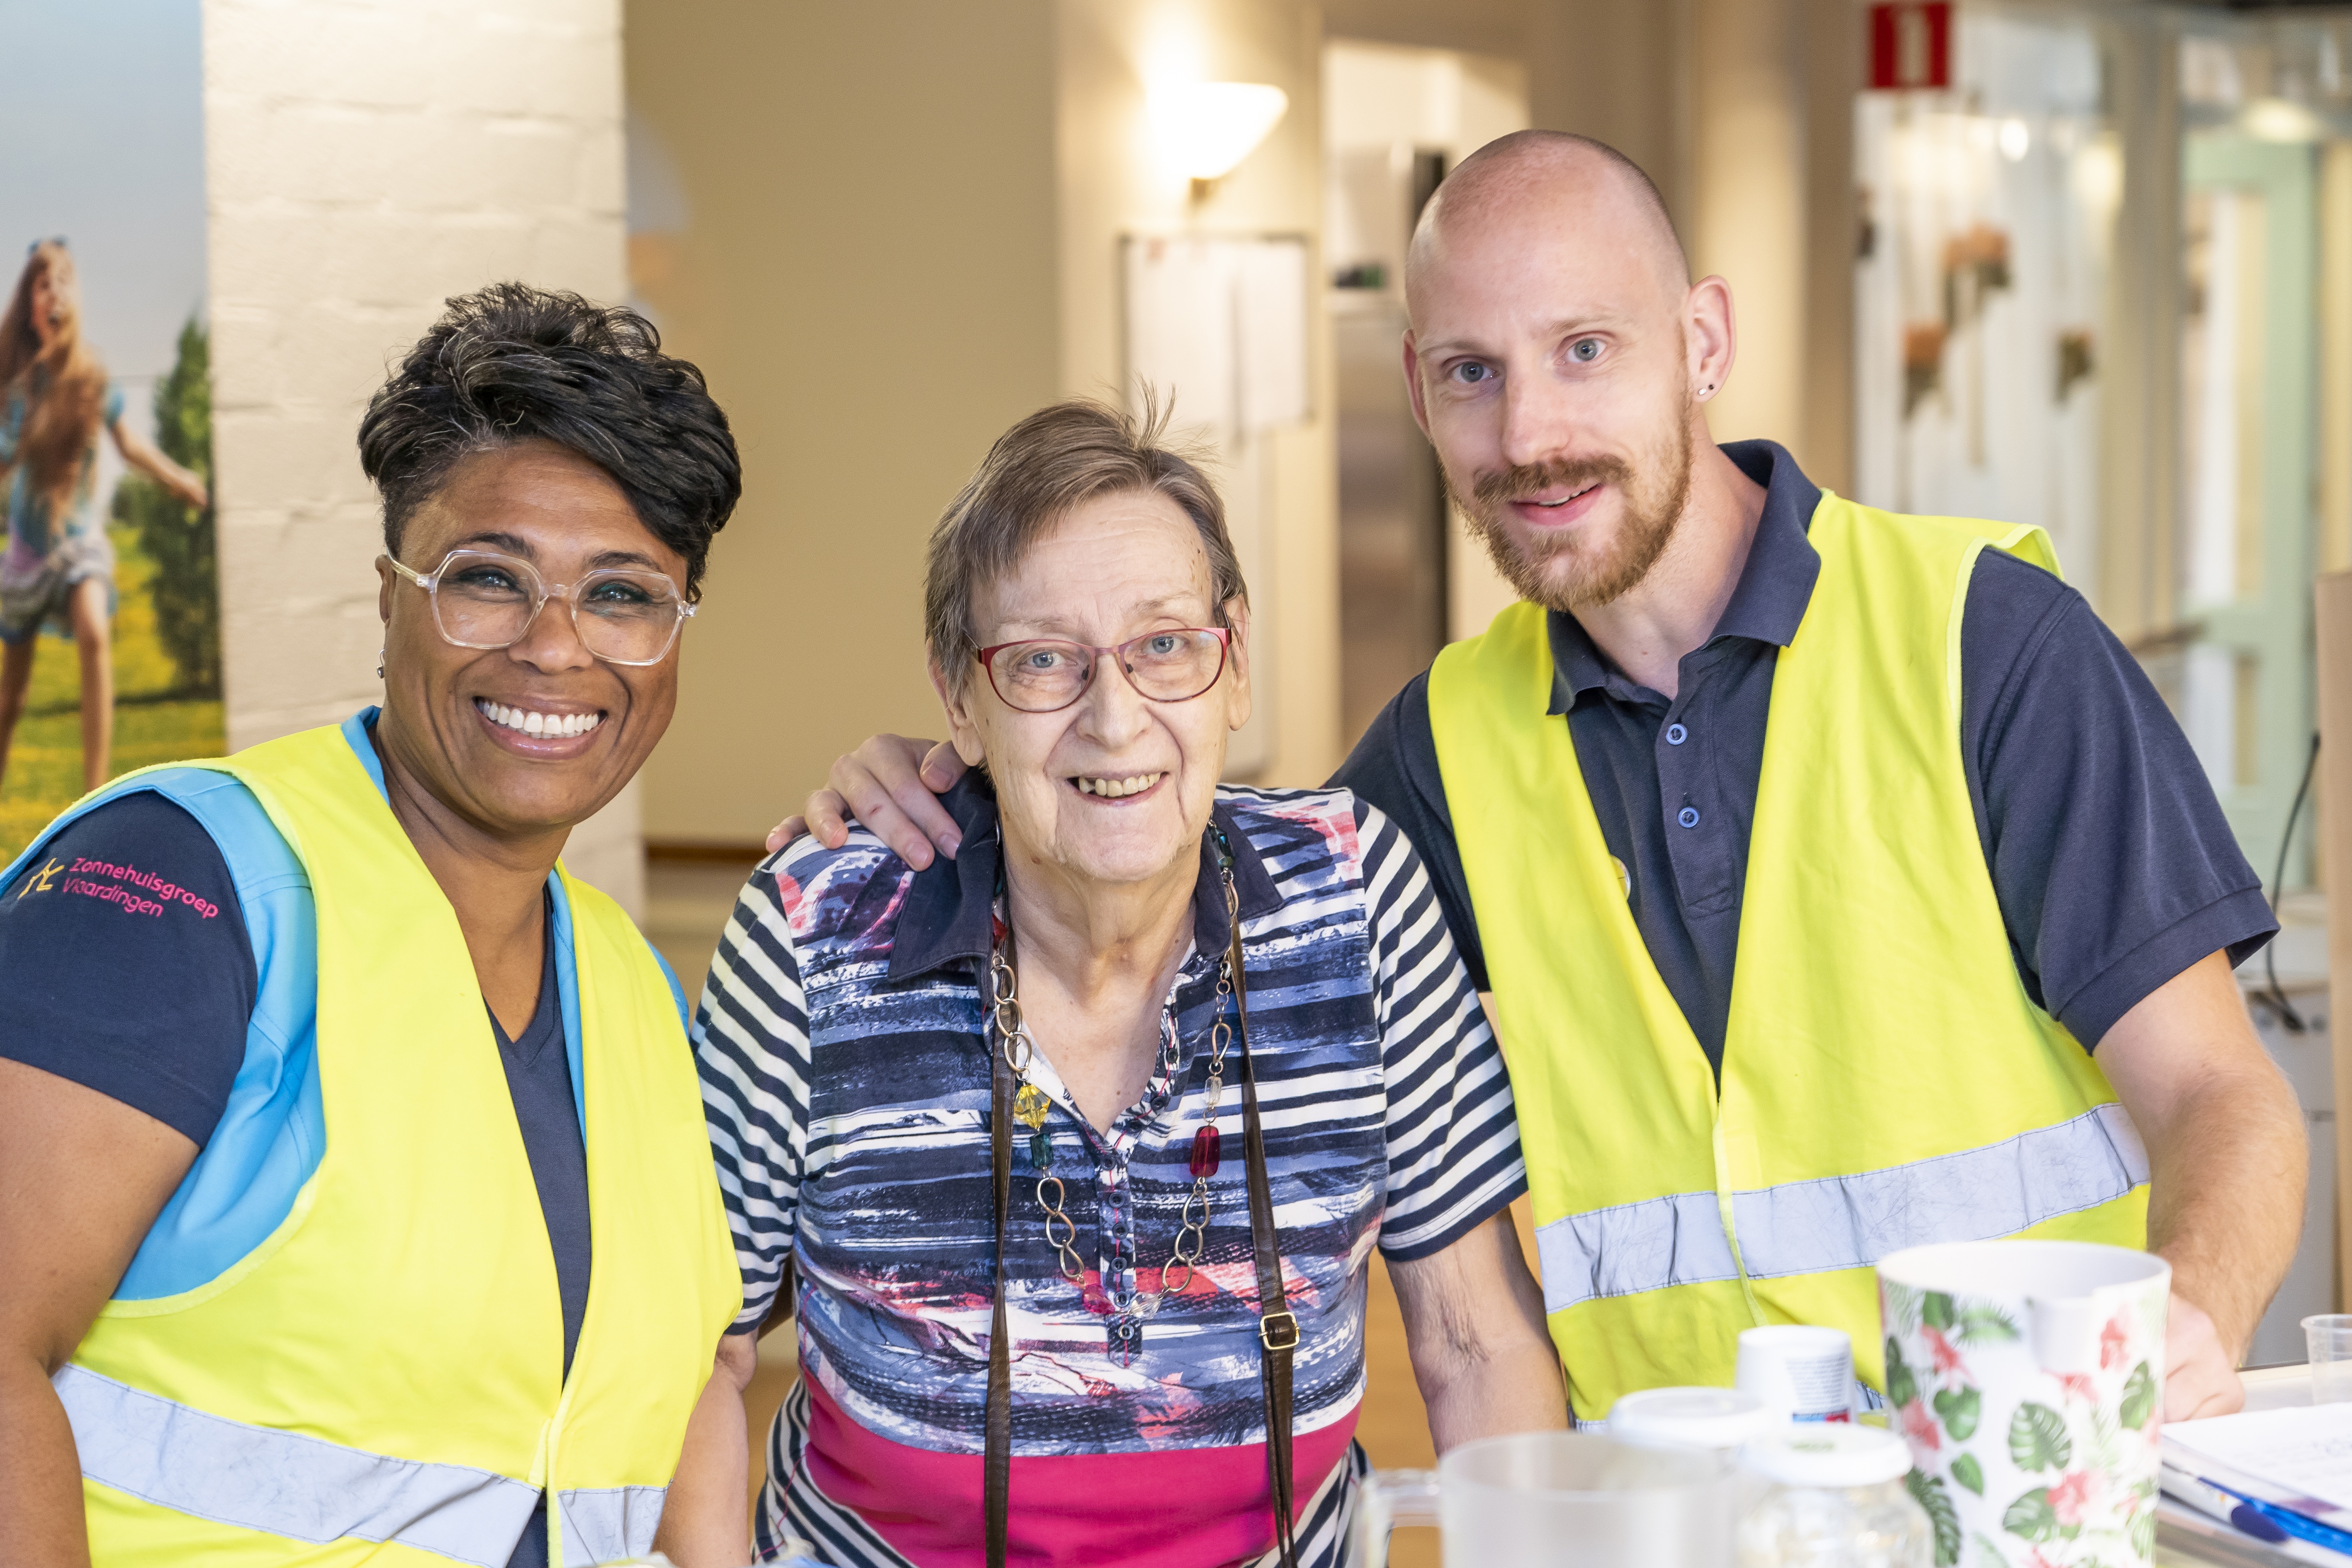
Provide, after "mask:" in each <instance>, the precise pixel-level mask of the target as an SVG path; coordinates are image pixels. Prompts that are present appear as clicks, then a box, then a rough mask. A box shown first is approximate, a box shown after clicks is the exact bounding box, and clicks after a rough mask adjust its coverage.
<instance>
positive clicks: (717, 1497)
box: [654, 1333, 760, 1568]
mask: <svg viewBox="0 0 2352 1568" xmlns="http://www.w3.org/2000/svg"><path fill="white" fill-rule="evenodd" d="M758 1337H759V1336H758V1335H756V1334H749V1333H742V1334H729V1335H727V1336H726V1337H725V1338H723V1339H721V1340H720V1341H719V1355H718V1358H717V1360H716V1361H715V1362H714V1363H712V1365H711V1369H710V1381H709V1383H708V1384H704V1385H703V1390H702V1398H701V1399H700V1400H699V1401H698V1403H697V1404H696V1405H695V1407H694V1415H693V1417H692V1418H691V1419H690V1420H688V1422H687V1424H686V1451H685V1452H684V1453H683V1454H681V1455H680V1456H678V1461H677V1477H676V1478H675V1479H672V1480H671V1482H670V1483H669V1497H668V1500H667V1501H666V1502H664V1503H663V1505H662V1520H661V1529H660V1530H659V1531H656V1533H655V1535H654V1550H655V1551H656V1552H663V1553H666V1554H667V1556H668V1558H669V1560H670V1561H671V1562H673V1563H677V1565H678V1568H741V1564H743V1563H749V1562H750V1561H751V1533H750V1531H751V1490H750V1487H751V1438H750V1436H749V1434H748V1433H747V1432H746V1430H745V1427H744V1415H743V1391H744V1390H745V1389H747V1388H749V1387H751V1374H752V1373H754V1372H756V1371H758V1370H759V1365H760V1359H759V1353H758V1351H757V1348H756V1347H755V1346H754V1344H753V1341H754V1340H756V1339H757V1338H758Z"/></svg>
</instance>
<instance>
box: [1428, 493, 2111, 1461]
mask: <svg viewBox="0 0 2352 1568" xmlns="http://www.w3.org/2000/svg"><path fill="white" fill-rule="evenodd" d="M1810 537H1811V542H1812V545H1813V548H1814V549H1815V550H1816V551H1818V552H1820V555H1821V575H1820V578H1819V580H1818V581H1817V583H1816V584H1815V585H1814V588H1813V595H1812V599H1811V604H1810V605H1808V607H1807V609H1806V611H1805V616H1804V620H1803V623H1802V624H1801V626H1800V627H1799V628H1798V631H1797V634H1796V637H1795V638H1794V640H1793V641H1791V642H1790V645H1789V646H1788V647H1786V648H1784V649H1782V650H1781V652H1780V656H1779V662H1778V664H1777V665H1776V667H1775V668H1774V671H1773V677H1772V706H1771V711H1770V716H1769V720H1768V721H1767V724H1766V729H1765V739H1764V766H1763V773H1762V776H1761V779H1760V781H1759V787H1758V792H1757V800H1756V815H1755V819H1754V825H1753V827H1752V829H1751V832H1750V835H1749V840H1748V879H1747V885H1746V889H1745V895H1744V902H1743V904H1742V907H1741V916H1740V921H1739V946H1738V963H1737V968H1736V971H1735V977H1734V981H1733V984H1732V992H1731V1012H1730V1020H1729V1025H1728V1027H1727V1031H1726V1036H1725V1041H1724V1052H1723V1080H1722V1089H1721V1092H1720V1094H1718V1093H1717V1087H1716V1081H1715V1078H1714V1076H1713V1074H1712V1073H1711V1072H1710V1071H1709V1069H1708V1066H1707V1060H1706V1053H1705V1051H1704V1050H1702V1049H1701V1047H1700V1046H1699V1043H1698V1040H1697V1038H1696V1037H1695V1036H1694V1035H1693V1034H1692V1032H1691V1028H1690V1025H1689V1024H1688V1023H1687V1022H1686V1021H1685V1019H1684V1017H1683V1015H1682V1012H1681V1009H1680V1008H1679V1007H1678V1006H1676V1005H1675V999H1674V996H1673V994H1671V993H1670V992H1669V991H1668V990H1667V989H1666V986H1665V983H1664V981H1663V980H1661V979H1660V978H1659V975H1658V971H1657V966H1656V965H1655V964H1654V963H1652V962H1651V959H1650V954H1649V952H1648V950H1647V948H1645V947H1644V946H1643V942H1642V935H1641V931H1639V929H1638V928H1637V927H1636V926H1635V924H1634V922H1633V912H1632V910H1631V909H1630V908H1629V907H1628V904H1627V900H1626V893H1625V890H1624V888H1623V886H1622V884H1621V883H1620V881H1619V880H1618V875H1617V871H1616V868H1615V867H1614V866H1613V865H1612V862H1611V859H1610V855H1609V850H1608V847H1607V846H1606V845H1605V844H1604V843H1603V842H1602V839H1601V827H1600V824H1599V821H1598V820H1597V819H1596V818H1595V816H1593V810H1592V802H1591V796H1590V795H1588V794H1587V793H1586V790H1585V785H1584V775H1583V773H1582V772H1581V770H1580V768H1579V766H1578V763H1577V757H1576V749H1575V746H1574V743H1573V742H1571V740H1570V735H1569V728H1568V721H1567V720H1566V718H1565V717H1563V716H1560V715H1557V714H1553V713H1550V712H1549V711H1548V710H1549V707H1550V705H1551V695H1552V659H1551V649H1550V644H1549V639H1548V637H1547V635H1546V627H1545V622H1544V612H1543V611H1542V610H1541V609H1540V608H1539V607H1538V606H1536V605H1527V604H1521V605H1513V606H1511V607H1510V608H1508V609H1507V610H1505V611H1504V612H1503V613H1502V614H1501V615H1499V616H1496V618H1495V621H1494V624H1493V626H1491V627H1490V628H1489V629H1488V630H1487V631H1486V634H1485V635H1484V636H1482V637H1475V638H1472V639H1469V640H1467V641H1465V642H1461V643H1456V644H1454V646H1453V647H1448V648H1447V649H1446V650H1445V651H1444V653H1442V654H1441V655H1439V656H1438V659H1437V663H1436V665H1435V667H1434V668H1433V670H1432V671H1431V674H1430V680H1429V708H1430V723H1431V728H1432V729H1433V731H1434V734H1435V739H1436V745H1437V756H1438V763H1439V768H1440V771H1441V773H1443V775H1444V782H1445V798H1446V805H1447V807H1448V809H1449V811H1450V813H1451V814H1452V816H1453V819H1454V832H1455V835H1456V837H1457V838H1458V840H1459V843H1460V846H1461V853H1462V862H1463V867H1464V870H1465V873H1466V875H1467V878H1468V881H1469V888H1470V899H1471V903H1472V905H1473V907H1474V908H1475V910H1476V911H1477V921H1478V936H1479V942H1480V943H1481V945H1482V946H1483V947H1484V949H1485V950H1486V968H1487V974H1488V978H1489V981H1490V983H1491V984H1492V986H1493V988H1494V994H1495V1005H1496V1016H1497V1020H1498V1027H1499V1032H1500V1034H1501V1037H1502V1047H1503V1051H1504V1056H1505V1058H1506V1060H1507V1062H1508V1064H1509V1067H1510V1073H1511V1092H1512V1096H1513V1098H1514V1099H1515V1100H1516V1101H1517V1107H1518V1117H1519V1131H1520V1139H1521V1142H1522V1143H1523V1144H1524V1146H1525V1149H1526V1155H1527V1163H1528V1186H1529V1188H1530V1191H1531V1196H1532V1198H1533V1202H1534V1206H1535V1222H1536V1237H1537V1241H1538V1261H1539V1263H1540V1265H1541V1271H1542V1275H1543V1289H1544V1304H1545V1308H1546V1310H1547V1312H1548V1313H1549V1318H1550V1324H1551V1332H1552V1339H1553V1342H1554V1343H1555V1344H1556V1345H1557V1346H1558V1347H1559V1354H1560V1360H1561V1362H1562V1363H1564V1365H1565V1366H1566V1368H1567V1372H1568V1378H1569V1387H1570V1396H1571V1398H1572V1400H1573V1403H1574V1405H1575V1407H1576V1412H1577V1414H1578V1415H1580V1417H1583V1418H1586V1419H1597V1418H1600V1417H1602V1416H1605V1415H1607V1414H1608V1412H1609V1407H1610V1405H1612V1403H1614V1402H1615V1400H1616V1398H1617V1396H1618V1395H1620V1394H1625V1393H1629V1392H1632V1391H1633V1390H1635V1389H1641V1388H1650V1387H1656V1386H1659V1385H1663V1384H1716V1385H1727V1384H1729V1383H1730V1382H1731V1381H1732V1376H1733V1366H1734V1362H1735V1359H1736V1357H1737V1354H1738V1334H1739V1332H1740V1331H1741V1330H1743V1329H1747V1328H1750V1327H1753V1326H1755V1325H1758V1324H1763V1323H1787V1322H1799V1323H1820V1324H1827V1325H1830V1326H1832V1327H1836V1328H1841V1329H1844V1330H1845V1331H1847V1332H1848V1333H1850V1334H1851V1335H1853V1353H1854V1363H1855V1370H1856V1373H1858V1375H1860V1376H1861V1377H1862V1378H1863V1379H1864V1381H1865V1382H1867V1383H1870V1384H1873V1385H1874V1386H1881V1387H1883V1386H1884V1370H1883V1369H1884V1354H1883V1350H1882V1341H1881V1339H1880V1328H1879V1317H1878V1297H1877V1288H1876V1281H1875V1279H1874V1274H1873V1268H1872V1266H1873V1265H1874V1263H1875V1262H1876V1261H1877V1260H1878V1259H1879V1258H1884V1257H1885V1256H1886V1255H1887V1254H1889V1253H1891V1252H1894V1251H1895V1250H1896V1249H1898V1248H1900V1247H1909V1246H1913V1245H1915V1244H1918V1243H1923V1242H1933V1241H1958V1240H1965V1239H1972V1238H1981V1237H2005V1236H2017V1235H2030V1236H2042V1237H2067V1238H2072V1239H2077V1240H2089V1241H2104V1242H2111V1243H2115V1244H2117V1245H2121V1246H2126V1247H2141V1246H2145V1245H2146V1234H2147V1190H2146V1185H2145V1184H2146V1183H2147V1158H2146V1155H2145V1153H2144V1152H2142V1150H2141V1147H2140V1143H2139V1140H2138V1137H2137V1134H2136V1133H2135V1132H2134V1131H2133V1130H2132V1127H2131V1123H2130V1120H2129V1118H2128V1117H2126V1115H2125V1114H2124V1111H2123V1109H2122V1107H2121V1106H2119V1105H2117V1104H2116V1103H2115V1099H2116V1096H2115V1091H2114V1090H2113V1089H2110V1088H2109V1087H2108V1084H2107V1080H2106V1078H2105V1074H2103V1073H2102V1072H2101V1071H2100V1070H2099V1068H2098V1067H2097V1065H2096V1064H2095V1063H2094V1062H2093V1060H2092V1059H2091V1056H2090V1053H2088V1052H2087V1051H2085V1050H2084V1048H2083V1047H2082V1046H2081V1045H2080V1044H2079V1043H2077V1042H2076V1041H2075V1040H2074V1038H2073V1037H2071V1036H2069V1035H2068V1034H2067V1032H2066V1031H2065V1029H2064V1028H2063V1027H2062V1026H2060V1025H2059V1024H2058V1022H2057V1021H2056V1020H2055V1019H2053V1018H2052V1017H2051V1016H2049V1015H2048V1014H2047V1013H2045V1012H2043V1011H2042V1009H2041V1008H2039V1007H2037V1006H2035V1005H2034V1004H2033V1003H2032V1000H2031V999H2030V998H2029V997H2028V996H2027V994H2026V992H2025V988H2024V985H2023V983H2022V982H2021V980H2020V978H2019V976H2018V973H2017V968H2016V963H2015V961H2014V959H2013V958H2012V957H2011V952H2010V946H2009V940H2008V935H2007V932H2006V930H2005V928H2004V927H2003V925H2002V922H2001V914H2000V905H1999V903H1998V902H1997V900H1996V899H1995V895H1994V891H1993V886H1992V879H1991V875H1990V872H1989V871H1988V870H1987V869H1986V867H1985V862H1984V854H1983V849H1982V845H1981V841H1980V839H1979V837H1978V833H1977V826H1976V818H1975V814H1974V812H1973V810H1972V809H1971V807H1970V805H1969V792H1968V781H1967V774H1966V773H1965V771H1964V769H1963V766H1962V762H1961V755H1960V740H1959V732H1960V666H1959V647H1960V614H1961V608H1962V605H1963V602H1964V600H1965V598H1966V595H1967V593H1968V584H1969V574H1970V573H1971V571H1972V570H1973V568H1974V566H1975V563H1976V559H1977V555H1978V553H1979V552H1980V551H1981V550H1982V549H1983V548H1984V547H1985V546H1986V545H1987V544H1988V543H1990V544H1993V545H1995V546H1997V547H1999V548H2000V549H2003V550H2007V551H2009V552H2011V553H2014V554H2017V555H2020V556H2022V557H2023V558H2025V559H2027V560H2030V561H2033V562H2035V563H2038V564H2041V565H2043V566H2046V567H2049V568H2050V569H2052V570H2053V571H2054V570H2055V569H2056V565H2055V562H2054V560H2053V558H2052V555H2051V553H2050V551H2049V546H2048V542H2047V540H2046V539H2045V538H2044V537H2043V535H2042V533H2041V532H2040V531H2038V530H2034V529H2024V528H2004V527H2002V526H2000V525H1998V524H1992V523H1982V522H1973V521H1964V520H1959V519H1951V518H1921V517H1897V516H1895V515H1893V514H1890V513H1887V512H1884V511H1877V510H1871V509H1869V508H1865V507H1860V506H1856V505H1854V504H1853V502H1851V501H1847V500H1841V499H1839V498H1838V497H1836V496H1833V495H1831V494H1828V493H1826V492H1824V493H1823V495H1822V500H1821V504H1820V506H1819V508H1818V509H1817V510H1815V511H1814V513H1813V518H1812V523H1811V529H1810Z"/></svg>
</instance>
